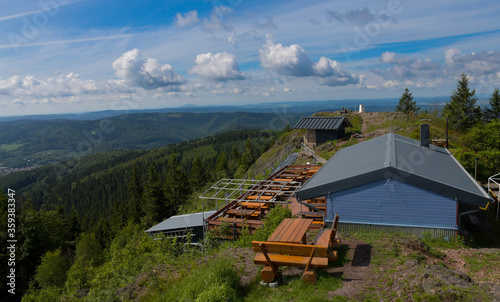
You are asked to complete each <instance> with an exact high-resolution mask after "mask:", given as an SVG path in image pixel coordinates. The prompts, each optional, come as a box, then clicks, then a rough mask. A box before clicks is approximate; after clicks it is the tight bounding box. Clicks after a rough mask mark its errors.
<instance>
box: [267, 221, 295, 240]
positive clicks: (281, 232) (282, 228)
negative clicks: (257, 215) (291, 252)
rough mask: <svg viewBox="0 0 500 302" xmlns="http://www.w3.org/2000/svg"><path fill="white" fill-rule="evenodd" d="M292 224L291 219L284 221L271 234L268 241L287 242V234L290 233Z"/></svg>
mask: <svg viewBox="0 0 500 302" xmlns="http://www.w3.org/2000/svg"><path fill="white" fill-rule="evenodd" d="M292 222H293V220H292V219H290V218H285V219H283V221H282V222H281V223H280V225H279V226H278V228H276V230H275V231H274V232H273V233H272V234H271V236H269V238H268V239H267V241H286V238H285V235H286V232H288V230H289V228H290V225H291V224H292Z"/></svg>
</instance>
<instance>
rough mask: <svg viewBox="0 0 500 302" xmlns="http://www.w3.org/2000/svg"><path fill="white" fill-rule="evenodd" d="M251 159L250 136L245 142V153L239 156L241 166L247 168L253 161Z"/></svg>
mask: <svg viewBox="0 0 500 302" xmlns="http://www.w3.org/2000/svg"><path fill="white" fill-rule="evenodd" d="M253 160H254V152H253V148H252V142H251V141H250V138H247V142H246V143H245V153H243V155H242V156H241V166H243V168H244V169H247V168H248V167H250V165H251V164H252V163H253Z"/></svg>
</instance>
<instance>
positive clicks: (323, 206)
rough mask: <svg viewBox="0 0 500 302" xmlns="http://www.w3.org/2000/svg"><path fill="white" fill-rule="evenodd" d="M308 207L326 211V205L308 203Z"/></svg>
mask: <svg viewBox="0 0 500 302" xmlns="http://www.w3.org/2000/svg"><path fill="white" fill-rule="evenodd" d="M308 205H311V206H313V207H316V208H318V209H326V203H308Z"/></svg>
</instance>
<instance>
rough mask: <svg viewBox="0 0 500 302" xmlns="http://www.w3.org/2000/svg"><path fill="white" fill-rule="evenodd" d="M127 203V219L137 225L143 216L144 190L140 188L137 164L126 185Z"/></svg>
mask: <svg viewBox="0 0 500 302" xmlns="http://www.w3.org/2000/svg"><path fill="white" fill-rule="evenodd" d="M128 191H129V194H128V196H129V201H128V211H127V212H128V213H127V214H128V215H127V216H128V217H127V218H128V219H132V220H133V221H134V222H135V223H139V222H140V221H141V218H142V217H143V215H144V210H143V203H144V188H143V186H142V181H141V176H140V174H139V168H138V167H137V164H136V165H134V168H133V170H132V179H131V180H130V181H129V183H128Z"/></svg>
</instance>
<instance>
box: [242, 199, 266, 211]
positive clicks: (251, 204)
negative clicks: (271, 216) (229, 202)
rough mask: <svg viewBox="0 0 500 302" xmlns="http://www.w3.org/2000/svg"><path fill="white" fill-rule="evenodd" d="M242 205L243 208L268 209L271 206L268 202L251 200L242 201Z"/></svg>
mask: <svg viewBox="0 0 500 302" xmlns="http://www.w3.org/2000/svg"><path fill="white" fill-rule="evenodd" d="M241 206H242V207H243V208H251V209H259V208H260V209H263V210H266V209H268V208H269V206H268V205H267V204H266V203H262V202H251V201H243V202H241Z"/></svg>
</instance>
